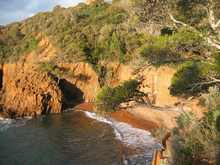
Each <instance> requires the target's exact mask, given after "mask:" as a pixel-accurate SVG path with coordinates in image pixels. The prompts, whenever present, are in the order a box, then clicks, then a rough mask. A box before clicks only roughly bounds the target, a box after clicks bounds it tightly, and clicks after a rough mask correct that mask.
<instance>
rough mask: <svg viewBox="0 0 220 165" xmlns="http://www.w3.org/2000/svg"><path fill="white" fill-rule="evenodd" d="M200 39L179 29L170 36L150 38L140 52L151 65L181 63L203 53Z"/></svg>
mask: <svg viewBox="0 0 220 165" xmlns="http://www.w3.org/2000/svg"><path fill="white" fill-rule="evenodd" d="M205 48H206V47H205V44H204V40H203V39H202V37H201V36H200V35H199V34H198V33H197V32H194V31H192V30H190V29H187V28H181V29H179V30H178V31H177V32H176V33H173V34H172V35H161V36H157V37H151V38H150V39H149V40H148V42H147V44H146V46H144V47H143V48H142V50H141V52H140V53H141V55H142V56H143V57H145V58H146V59H147V60H148V62H149V63H151V64H153V65H162V64H166V63H172V62H181V61H182V60H184V59H187V58H188V55H189V58H191V56H192V55H200V54H202V53H204V52H205V50H206V49H205Z"/></svg>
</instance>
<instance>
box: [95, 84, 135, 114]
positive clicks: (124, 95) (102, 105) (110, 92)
mask: <svg viewBox="0 0 220 165" xmlns="http://www.w3.org/2000/svg"><path fill="white" fill-rule="evenodd" d="M137 87H138V81H136V80H128V81H125V82H123V83H122V84H121V85H119V86H116V87H110V86H105V87H103V88H102V90H101V91H100V92H99V93H98V95H97V98H96V104H97V109H98V110H99V109H100V110H102V111H103V110H104V111H105V112H113V111H115V110H116V108H117V106H119V104H120V103H123V102H126V101H129V99H131V98H132V97H134V96H135V95H136V93H137Z"/></svg>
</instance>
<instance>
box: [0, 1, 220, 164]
mask: <svg viewBox="0 0 220 165" xmlns="http://www.w3.org/2000/svg"><path fill="white" fill-rule="evenodd" d="M219 7H220V2H219V1H218V0H161V1H157V0H113V2H112V3H107V2H104V1H102V0H97V1H94V2H91V3H89V4H85V3H80V4H78V5H77V6H75V7H70V8H62V7H60V6H56V7H55V8H54V9H53V11H52V12H44V13H38V14H37V15H35V16H33V17H31V18H28V19H26V20H24V21H22V22H17V23H12V24H9V25H6V26H2V27H0V63H1V66H0V90H1V98H0V100H1V102H0V105H1V108H0V110H1V114H2V115H3V116H7V117H11V118H15V117H24V116H36V115H44V114H49V113H60V112H62V111H63V110H66V109H68V108H72V107H74V106H75V105H78V104H79V103H82V102H93V103H95V104H96V105H97V109H98V111H99V109H101V110H102V111H103V109H104V110H105V111H107V112H113V111H116V110H117V109H118V108H119V107H120V106H123V103H124V102H126V103H125V104H126V105H127V104H128V105H129V104H130V103H131V102H132V101H135V102H136V103H141V106H140V104H139V105H138V106H137V107H136V110H134V111H133V112H132V113H133V114H134V115H138V116H139V117H144V118H145V119H146V118H149V119H148V120H152V121H153V122H155V123H157V124H158V125H161V127H165V128H164V129H166V130H169V131H171V130H173V131H172V133H173V141H172V142H173V143H172V145H173V146H172V148H174V149H175V151H174V153H173V160H172V161H173V162H174V164H175V162H179V164H180V165H182V164H184V163H185V164H193V162H196V163H201V162H202V160H203V159H204V160H205V161H206V162H208V164H213V163H216V162H217V160H216V157H218V155H216V154H219V153H218V149H216V147H217V148H218V146H219V140H218V137H219V113H220V112H219V107H220V105H219V99H220V93H219V87H220V54H219V50H220V13H219V10H218V8H219ZM143 103H144V108H145V109H146V107H147V108H149V113H145V112H144V111H145V109H144V110H143V108H142V106H143V105H142V104H143ZM146 104H147V106H146ZM134 109H135V108H134ZM155 109H162V111H163V110H164V111H163V112H158V111H156V112H155V111H154V110H155ZM168 109H171V110H172V111H173V110H177V111H178V112H175V113H172V112H166V110H168ZM180 110H182V111H183V112H182V111H180ZM131 111H132V110H131ZM179 112H181V115H180V113H179ZM204 112H206V113H204ZM101 113H102V112H101ZM105 113H106V112H105ZM148 115H149V116H148ZM167 115H168V116H167ZM166 116H167V118H165V117H166ZM177 117H179V118H178V119H177V122H176V118H177ZM195 123H196V124H195ZM174 127H176V128H174ZM193 135H194V136H193ZM198 137H199V138H198ZM207 137H208V138H207ZM214 160H216V161H214ZM186 162H187V163H186ZM202 163H204V162H202ZM217 163H218V162H217ZM194 164H195V163H194Z"/></svg>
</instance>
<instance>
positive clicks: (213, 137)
mask: <svg viewBox="0 0 220 165" xmlns="http://www.w3.org/2000/svg"><path fill="white" fill-rule="evenodd" d="M210 92H211V93H210ZM212 92H213V91H212V90H209V93H208V94H207V97H205V103H208V104H207V107H209V108H210V109H209V111H208V112H207V113H205V114H204V117H203V118H201V119H198V118H196V117H195V116H194V115H192V114H191V113H184V114H182V115H180V116H179V118H177V123H178V126H177V128H175V129H174V130H173V138H172V149H173V163H174V164H178V165H186V164H187V165H188V164H189V165H192V164H203V163H205V162H210V163H211V162H212V164H218V163H219V162H218V161H219V160H218V156H219V148H220V140H219V138H220V132H219V126H220V123H219V118H220V107H214V108H213V107H210V106H209V100H212V101H213V102H215V103H213V104H214V105H218V101H219V100H218V99H217V100H216V95H217V96H219V93H218V94H216V91H215V92H214V94H213V93H212ZM218 92H219V91H218Z"/></svg>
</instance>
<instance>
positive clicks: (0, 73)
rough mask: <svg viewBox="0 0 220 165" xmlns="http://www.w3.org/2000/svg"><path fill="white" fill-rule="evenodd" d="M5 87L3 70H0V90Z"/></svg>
mask: <svg viewBox="0 0 220 165" xmlns="http://www.w3.org/2000/svg"><path fill="white" fill-rule="evenodd" d="M2 87H3V70H2V69H0V90H1V89H2Z"/></svg>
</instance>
